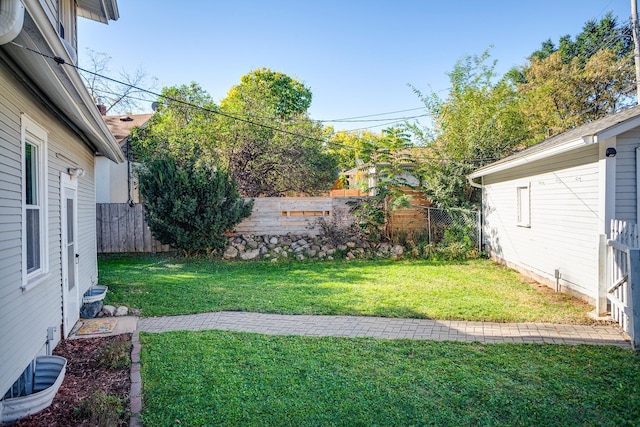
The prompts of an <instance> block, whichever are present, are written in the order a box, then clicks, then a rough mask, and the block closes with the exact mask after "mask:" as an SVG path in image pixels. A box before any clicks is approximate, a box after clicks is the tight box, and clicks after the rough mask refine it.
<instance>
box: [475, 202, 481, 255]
mask: <svg viewBox="0 0 640 427" xmlns="http://www.w3.org/2000/svg"><path fill="white" fill-rule="evenodd" d="M476 218H477V224H476V227H477V228H478V253H480V252H482V209H478V210H477V211H476Z"/></svg>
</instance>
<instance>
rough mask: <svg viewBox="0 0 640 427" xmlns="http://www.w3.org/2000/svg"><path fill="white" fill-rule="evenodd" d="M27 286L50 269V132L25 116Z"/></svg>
mask: <svg viewBox="0 0 640 427" xmlns="http://www.w3.org/2000/svg"><path fill="white" fill-rule="evenodd" d="M21 139H22V170H23V175H22V184H23V185H22V188H23V191H22V193H23V194H22V260H23V266H24V268H23V284H22V287H23V289H26V288H28V287H29V286H33V285H34V284H36V282H38V281H39V279H41V278H42V277H43V276H44V274H46V273H47V270H48V263H47V261H48V260H47V250H46V248H47V194H46V176H47V161H46V153H47V134H46V132H45V131H44V130H43V129H42V128H40V127H39V126H37V125H36V124H35V123H34V122H33V121H31V120H30V119H29V118H27V117H26V116H24V115H23V116H22V135H21Z"/></svg>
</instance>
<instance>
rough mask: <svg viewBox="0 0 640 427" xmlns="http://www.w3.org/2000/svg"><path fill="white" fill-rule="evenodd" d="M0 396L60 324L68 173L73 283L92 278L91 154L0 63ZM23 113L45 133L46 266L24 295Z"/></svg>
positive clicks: (83, 284)
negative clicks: (72, 170) (73, 207)
mask: <svg viewBox="0 0 640 427" xmlns="http://www.w3.org/2000/svg"><path fill="white" fill-rule="evenodd" d="M0 86H1V87H2V88H3V90H2V91H0V200H1V201H0V203H1V209H0V272H1V275H0V337H2V344H1V345H2V349H3V350H2V351H0V366H1V367H2V369H1V370H0V395H2V394H4V392H5V391H6V390H7V389H8V388H9V387H10V386H11V384H12V383H13V382H14V381H15V380H16V378H17V377H18V376H19V375H20V374H21V373H22V371H23V370H24V368H25V367H26V366H27V365H28V364H29V363H30V361H31V360H32V359H33V358H34V357H35V356H36V355H38V354H42V353H44V352H45V351H46V339H47V328H49V327H56V334H55V336H56V339H55V341H54V342H52V343H50V344H51V346H52V347H53V346H55V345H56V344H57V341H58V340H59V338H60V333H61V323H62V312H61V307H62V271H61V222H60V221H61V212H60V174H61V173H63V172H66V171H67V168H68V167H70V166H76V167H81V168H84V169H85V170H86V175H85V176H84V177H83V178H80V179H79V181H78V196H79V197H78V208H79V209H78V230H79V236H80V240H79V244H80V245H79V248H78V253H79V254H80V263H79V280H78V284H79V286H80V292H81V293H82V292H84V290H86V289H87V288H88V287H89V286H91V284H92V281H94V280H95V278H96V277H97V265H96V257H95V195H94V189H93V186H94V180H93V175H94V168H93V164H94V161H93V154H92V153H91V151H90V150H89V149H88V148H87V147H86V145H85V144H84V143H82V142H81V140H80V139H79V138H78V136H77V135H75V134H74V133H73V132H71V131H70V130H69V129H68V128H67V127H66V126H64V125H62V124H61V123H60V122H59V120H58V119H57V118H56V117H54V116H53V115H52V114H51V113H49V112H48V110H46V109H44V108H43V106H42V103H41V102H40V101H39V100H36V99H33V98H32V97H31V96H30V93H29V92H28V91H27V90H25V89H24V88H23V86H22V85H21V84H20V83H18V82H17V81H16V80H15V79H14V77H13V75H12V73H11V72H10V71H9V70H7V68H6V67H5V66H4V64H3V63H2V61H1V60H0ZM21 113H25V114H27V115H28V116H29V118H31V119H32V120H33V121H34V122H35V123H36V124H37V125H38V126H39V127H41V128H42V129H44V130H45V131H46V132H47V142H48V147H47V159H48V175H47V179H46V192H47V196H48V200H47V213H48V218H47V226H48V262H49V264H48V265H49V272H48V274H47V275H46V278H45V280H44V281H43V282H42V283H39V284H38V285H36V286H33V287H32V288H30V289H28V290H26V291H23V290H22V289H21V285H22V268H23V266H22V235H21V227H22V172H21V168H22V148H21Z"/></svg>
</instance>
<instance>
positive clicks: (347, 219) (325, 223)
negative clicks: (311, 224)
mask: <svg viewBox="0 0 640 427" xmlns="http://www.w3.org/2000/svg"><path fill="white" fill-rule="evenodd" d="M354 219H355V218H354V215H353V214H351V213H350V212H347V211H346V210H345V209H336V210H335V211H334V212H333V215H331V217H329V219H326V218H319V219H318V220H317V221H316V224H318V226H319V227H320V229H321V230H322V233H321V234H322V237H323V238H324V240H325V241H326V242H327V243H329V244H331V245H333V246H338V245H343V244H344V243H345V242H347V241H349V239H352V238H356V239H359V240H365V238H366V236H365V234H364V233H363V231H362V229H361V228H360V227H358V225H357V224H356V223H355V222H354Z"/></svg>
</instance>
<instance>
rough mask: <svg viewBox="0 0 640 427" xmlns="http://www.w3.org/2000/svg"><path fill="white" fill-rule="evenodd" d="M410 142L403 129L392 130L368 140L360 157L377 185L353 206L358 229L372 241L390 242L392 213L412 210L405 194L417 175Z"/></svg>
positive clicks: (352, 204)
mask: <svg viewBox="0 0 640 427" xmlns="http://www.w3.org/2000/svg"><path fill="white" fill-rule="evenodd" d="M412 147H413V146H412V144H411V139H410V136H409V134H408V133H406V131H405V130H404V129H398V128H389V129H384V130H383V131H382V137H381V138H379V139H373V140H368V141H366V142H365V144H364V145H363V147H362V150H361V156H362V160H363V162H364V163H363V166H362V167H363V168H365V169H366V173H371V172H373V173H374V174H375V185H374V186H373V187H372V188H367V189H366V190H367V191H368V192H369V194H371V197H369V198H365V199H361V200H358V201H356V202H351V203H350V204H351V207H352V209H351V210H352V212H353V213H354V215H355V216H356V217H357V218H358V225H359V226H360V228H361V229H362V231H363V232H364V234H365V235H366V236H367V237H368V238H369V239H370V240H372V241H379V240H381V239H383V238H384V239H388V238H389V237H390V233H389V230H387V228H386V225H387V224H388V223H389V217H390V215H391V213H392V212H393V211H394V210H396V209H400V208H405V207H408V206H409V202H410V196H408V195H407V194H406V193H405V192H404V191H403V190H404V189H406V188H411V185H410V183H409V181H408V179H407V175H408V174H414V173H415V161H414V156H413V155H412V152H411V148H412Z"/></svg>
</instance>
